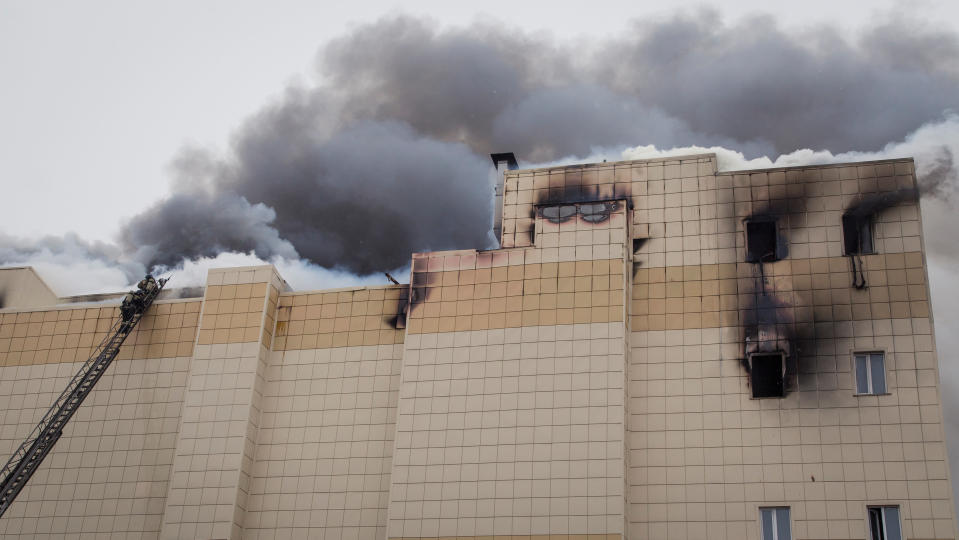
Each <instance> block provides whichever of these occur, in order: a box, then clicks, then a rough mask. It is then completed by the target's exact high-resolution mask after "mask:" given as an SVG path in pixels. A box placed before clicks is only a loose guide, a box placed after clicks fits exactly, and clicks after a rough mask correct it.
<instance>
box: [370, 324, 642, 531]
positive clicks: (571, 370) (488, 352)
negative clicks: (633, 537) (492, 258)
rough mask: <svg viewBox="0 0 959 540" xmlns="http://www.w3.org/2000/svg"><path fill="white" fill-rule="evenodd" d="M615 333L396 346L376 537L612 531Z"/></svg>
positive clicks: (617, 515) (619, 520)
mask: <svg viewBox="0 0 959 540" xmlns="http://www.w3.org/2000/svg"><path fill="white" fill-rule="evenodd" d="M624 337H625V334H624V325H623V323H622V322H618V323H592V324H577V325H555V326H531V327H523V328H507V329H497V330H473V331H465V332H450V333H436V334H417V335H409V336H407V342H406V344H405V346H406V349H405V351H404V354H403V377H402V385H401V389H400V396H399V414H398V418H397V427H396V451H395V454H394V458H393V473H392V476H391V487H390V508H389V525H388V530H387V536H388V537H389V538H407V537H446V536H461V537H462V536H486V535H510V534H513V535H548V534H560V535H567V534H582V535H585V534H607V533H611V534H621V533H623V528H624V505H625V500H624V497H625V494H624V484H623V478H624V467H625V462H624V440H623V437H624V421H625V418H624V413H625V410H624V407H625V403H624V398H625V394H624V388H623V382H624V371H625V368H626V366H625V342H624Z"/></svg>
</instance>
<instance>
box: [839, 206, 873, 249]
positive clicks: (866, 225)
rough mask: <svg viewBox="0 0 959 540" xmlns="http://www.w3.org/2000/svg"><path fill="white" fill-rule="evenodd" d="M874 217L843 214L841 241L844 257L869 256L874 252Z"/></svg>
mask: <svg viewBox="0 0 959 540" xmlns="http://www.w3.org/2000/svg"><path fill="white" fill-rule="evenodd" d="M874 229H875V217H874V216H872V215H866V216H860V215H856V214H845V215H844V216H842V241H843V248H844V250H845V252H846V255H869V254H872V253H875V252H876V247H875V246H876V242H875V236H874Z"/></svg>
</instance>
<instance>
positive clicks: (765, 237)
mask: <svg viewBox="0 0 959 540" xmlns="http://www.w3.org/2000/svg"><path fill="white" fill-rule="evenodd" d="M776 240H777V235H776V222H775V221H770V220H763V221H758V220H753V221H747V222H746V262H770V261H778V260H779V256H778V253H779V252H778V250H777V248H778V247H779V246H778V243H777V241H776Z"/></svg>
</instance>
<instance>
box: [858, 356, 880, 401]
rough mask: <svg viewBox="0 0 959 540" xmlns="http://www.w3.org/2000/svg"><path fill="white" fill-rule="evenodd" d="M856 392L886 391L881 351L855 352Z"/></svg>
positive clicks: (874, 392)
mask: <svg viewBox="0 0 959 540" xmlns="http://www.w3.org/2000/svg"><path fill="white" fill-rule="evenodd" d="M856 393H857V394H885V393H886V359H885V355H884V354H883V353H881V352H872V353H856Z"/></svg>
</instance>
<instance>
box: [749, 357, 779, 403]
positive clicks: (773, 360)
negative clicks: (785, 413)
mask: <svg viewBox="0 0 959 540" xmlns="http://www.w3.org/2000/svg"><path fill="white" fill-rule="evenodd" d="M749 386H750V388H752V396H753V398H755V399H760V398H781V397H783V396H784V395H786V355H785V354H783V353H782V352H771V353H770V352H756V353H752V354H751V355H749Z"/></svg>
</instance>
